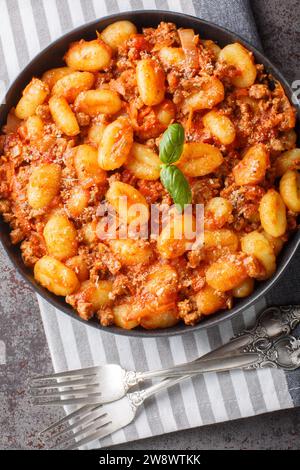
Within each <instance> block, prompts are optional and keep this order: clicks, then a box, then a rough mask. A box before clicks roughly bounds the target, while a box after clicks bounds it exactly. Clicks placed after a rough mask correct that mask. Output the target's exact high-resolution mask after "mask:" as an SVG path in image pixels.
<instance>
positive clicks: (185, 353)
mask: <svg viewBox="0 0 300 470" xmlns="http://www.w3.org/2000/svg"><path fill="white" fill-rule="evenodd" d="M143 8H144V9H157V8H159V9H166V10H167V9H170V10H173V11H179V12H184V13H189V14H192V15H196V16H199V17H201V18H205V19H208V20H211V21H214V22H215V23H219V24H221V25H223V26H226V27H228V28H229V29H231V30H234V31H236V32H237V33H239V34H241V35H243V36H244V37H245V38H247V39H248V40H249V41H251V42H252V43H254V44H256V45H257V46H258V47H259V46H260V43H259V38H258V35H257V31H256V27H255V23H254V20H253V16H252V12H251V9H250V5H249V2H248V1H247V0H223V1H221V2H220V1H216V0H207V1H205V2H204V1H200V0H199V1H197V0H196V1H189V0H130V1H129V0H122V1H116V0H105V1H103V0H0V12H1V13H0V63H1V68H0V80H3V81H5V83H6V84H9V83H10V82H11V81H12V80H13V79H14V77H15V76H16V75H17V74H18V72H19V71H20V69H22V68H23V67H24V66H25V65H26V64H27V63H28V61H29V60H30V59H31V58H32V57H34V55H36V54H37V53H38V52H39V51H40V50H41V49H42V48H44V47H45V46H47V45H48V44H49V43H50V42H51V41H53V40H54V39H56V38H57V37H59V36H60V35H61V34H62V33H64V32H66V31H68V30H70V29H72V28H73V27H75V26H79V25H81V24H83V23H85V22H87V21H91V20H93V19H95V18H97V17H99V18H100V17H102V16H105V15H106V14H111V13H114V12H117V11H121V10H122V11H125V10H134V9H143ZM39 305H40V309H41V315H42V319H43V323H44V327H45V332H46V336H47V340H48V344H49V348H50V352H51V356H52V360H53V366H54V369H55V371H62V370H66V369H76V368H80V367H87V366H91V365H95V364H105V363H121V364H122V365H123V366H124V367H126V368H128V369H137V370H146V369H157V368H161V367H169V366H171V365H173V364H179V363H181V362H186V361H190V360H193V359H195V358H196V357H198V356H200V355H203V354H205V353H207V352H208V351H210V350H211V349H213V348H215V347H217V346H219V345H220V344H222V343H224V342H226V341H228V340H229V339H230V337H231V336H232V335H233V334H234V333H236V332H237V331H239V330H240V329H241V328H243V327H245V326H248V325H250V324H251V323H252V322H253V321H254V319H255V316H256V313H257V311H260V310H261V309H263V308H264V306H265V302H264V301H262V302H261V303H260V305H256V307H255V308H250V309H249V310H248V311H246V312H245V313H244V315H243V316H242V317H239V318H237V319H234V320H233V321H226V322H223V323H222V324H221V325H220V326H219V327H214V328H212V329H209V330H207V331H201V332H199V333H195V334H194V333H187V334H185V335H183V336H182V337H180V336H177V337H171V338H170V339H167V338H158V339H154V338H149V339H137V338H127V337H124V336H113V335H111V334H110V333H105V332H100V331H98V330H95V329H93V328H90V327H89V326H86V325H83V324H82V323H80V322H77V321H75V320H72V319H71V318H69V317H68V316H66V315H64V314H63V313H62V312H60V311H57V310H56V309H55V308H54V307H52V306H51V305H50V304H48V303H47V302H46V301H44V300H43V299H41V298H39ZM297 383H298V382H297ZM297 383H295V382H294V381H293V390H296V389H298V388H299V387H298V386H297ZM292 395H293V394H292V391H291V387H289V381H288V379H287V378H286V375H285V374H284V373H283V372H282V371H277V370H261V371H254V372H249V373H243V372H240V371H233V372H230V373H229V372H228V373H222V374H218V375H216V374H205V375H203V376H200V377H196V378H194V379H193V380H188V381H186V382H185V383H182V384H180V385H177V386H175V387H173V388H172V389H170V390H169V391H167V392H163V393H161V394H160V395H158V396H157V397H155V398H153V399H152V400H151V401H149V402H148V403H147V405H146V406H145V410H144V411H143V412H141V413H140V414H139V415H138V418H137V419H136V421H135V422H134V423H133V424H131V425H130V426H128V427H127V428H125V429H124V430H121V431H119V432H117V433H115V434H114V435H113V436H111V437H110V438H106V439H105V440H104V441H103V442H102V443H101V444H102V445H105V446H107V445H110V444H118V443H121V442H124V441H131V440H136V439H141V438H146V437H149V436H153V435H158V434H163V433H168V432H172V431H176V430H181V429H186V428H190V427H196V426H201V425H207V424H211V423H216V422H221V421H227V420H232V419H237V418H241V417H247V416H253V415H256V414H259V413H265V412H270V411H274V410H278V409H282V408H288V407H293V406H294V404H295V403H294V401H293V398H292ZM99 445H100V444H99Z"/></svg>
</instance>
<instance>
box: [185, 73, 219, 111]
mask: <svg viewBox="0 0 300 470" xmlns="http://www.w3.org/2000/svg"><path fill="white" fill-rule="evenodd" d="M224 93H225V92H224V86H223V83H222V82H221V80H219V79H218V78H217V77H209V78H206V80H205V81H204V82H203V84H202V85H201V88H200V90H198V91H196V92H195V93H192V94H191V95H190V96H189V97H188V98H186V100H185V103H184V108H183V109H184V110H185V111H186V112H187V111H189V110H190V109H192V110H196V111H198V110H201V109H212V108H213V107H214V106H216V105H217V104H219V103H220V102H221V101H223V100H224V96H225V95H224Z"/></svg>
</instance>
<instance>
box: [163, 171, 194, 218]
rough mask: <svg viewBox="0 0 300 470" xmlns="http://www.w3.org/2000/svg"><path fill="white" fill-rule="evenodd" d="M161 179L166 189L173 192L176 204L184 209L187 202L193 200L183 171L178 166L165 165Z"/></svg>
mask: <svg viewBox="0 0 300 470" xmlns="http://www.w3.org/2000/svg"><path fill="white" fill-rule="evenodd" d="M160 180H161V182H162V184H163V185H164V187H165V188H166V190H167V191H168V192H169V193H170V194H171V196H172V198H173V201H174V202H175V204H178V205H179V206H180V207H181V208H182V209H184V205H185V204H189V203H190V202H191V200H192V192H191V188H190V186H189V183H188V182H187V180H186V178H185V176H184V174H183V173H182V171H180V170H179V168H177V166H174V165H172V166H169V165H166V166H163V168H162V169H161V172H160Z"/></svg>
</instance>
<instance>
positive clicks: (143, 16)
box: [0, 10, 300, 337]
mask: <svg viewBox="0 0 300 470" xmlns="http://www.w3.org/2000/svg"><path fill="white" fill-rule="evenodd" d="M121 19H128V20H131V21H133V22H134V23H135V24H136V25H137V27H139V28H141V27H143V26H156V25H157V24H158V23H160V22H161V21H170V22H174V23H176V24H177V25H178V26H181V27H189V28H194V30H195V31H196V32H197V33H199V34H200V37H202V38H207V39H213V40H214V41H216V42H217V43H218V44H219V45H220V46H224V45H226V44H228V43H232V42H236V41H238V42H240V43H241V44H244V45H245V46H246V47H247V48H248V49H250V50H251V51H252V52H253V53H254V55H255V58H256V60H257V62H258V63H261V64H264V65H265V67H266V69H267V71H268V72H270V73H271V74H272V75H273V76H274V78H276V79H278V80H279V81H280V82H281V84H282V85H283V87H284V88H285V91H286V94H287V96H288V97H289V98H290V99H291V96H292V90H291V88H290V86H289V84H288V83H287V82H286V80H285V79H284V77H283V76H282V75H281V73H280V72H279V70H278V69H277V68H276V67H275V66H274V65H272V64H271V62H270V61H269V60H268V59H267V58H266V57H265V56H264V55H263V54H262V53H261V52H259V51H258V50H257V49H256V48H255V47H253V46H251V44H249V43H247V42H246V41H244V40H243V39H242V38H241V37H239V36H237V35H236V34H234V33H232V32H231V31H228V30H227V29H225V28H221V27H220V26H217V25H215V24H213V23H209V22H207V21H204V20H200V19H198V18H195V17H193V16H188V15H183V14H180V13H172V12H169V11H157V10H155V11H147V10H143V11H135V12H127V13H118V14H116V15H111V16H107V17H105V18H103V19H100V20H96V21H93V22H92V23H89V24H87V25H84V26H80V27H79V28H76V29H74V30H73V31H71V32H69V33H67V34H65V35H64V36H62V37H61V38H60V39H58V40H57V41H55V42H53V43H52V44H51V45H50V46H48V47H47V48H46V49H45V50H44V51H42V52H41V53H40V54H38V55H37V56H36V57H35V59H33V60H32V61H31V62H30V63H29V64H28V65H27V67H26V68H25V69H24V70H23V72H21V74H20V75H19V76H18V77H17V79H16V80H15V81H14V83H13V84H12V85H11V87H10V89H9V91H8V92H7V95H6V104H5V105H3V106H1V109H0V127H1V126H2V125H3V124H4V123H5V122H6V116H7V113H8V111H9V109H10V108H11V107H12V106H15V105H16V103H17V101H18V100H19V98H20V93H21V91H22V89H23V88H24V87H25V85H26V84H27V83H28V82H29V81H30V80H31V78H32V76H40V75H41V74H42V73H43V72H44V71H45V70H48V69H49V68H52V67H59V66H61V65H63V62H62V57H63V55H64V53H65V52H66V49H67V48H68V45H69V44H70V42H72V41H77V40H78V39H80V38H85V39H94V37H95V30H96V29H97V30H100V31H101V30H102V29H103V28H105V27H106V26H107V25H108V24H110V23H112V22H114V21H117V20H121ZM297 113H298V124H297V126H298V129H299V120H300V108H299V106H298V108H297ZM9 232H10V229H9V226H8V224H5V223H4V222H3V221H2V220H0V240H1V242H2V245H3V247H4V249H5V251H6V253H7V255H8V257H9V258H10V260H11V261H12V262H13V264H14V265H15V267H16V268H17V270H18V271H19V272H20V274H21V275H22V276H23V278H24V279H26V281H27V282H28V283H29V284H30V285H31V287H32V288H33V289H34V290H35V291H36V292H37V293H38V294H39V295H41V296H42V297H44V298H45V299H46V300H48V301H49V302H50V303H51V304H52V305H54V306H55V307H56V308H58V309H60V310H62V311H63V312H65V313H66V314H68V315H70V316H71V317H72V318H76V319H78V320H79V321H84V320H81V319H80V317H79V316H78V315H77V314H76V313H75V312H74V310H73V309H72V308H71V307H70V306H69V305H68V304H66V302H65V301H64V299H63V298H62V297H57V296H55V295H54V294H51V293H50V292H48V291H47V290H46V289H44V288H43V287H41V286H40V285H38V284H37V283H36V282H35V280H34V278H33V275H32V272H31V271H30V270H29V269H27V268H26V267H25V265H24V263H23V261H22V258H21V254H20V250H19V248H18V247H17V246H13V245H12V244H11V242H10V239H9ZM299 243H300V232H297V233H296V234H295V235H294V236H293V238H291V240H290V241H289V243H288V244H287V245H286V246H285V247H284V249H283V251H282V253H281V254H280V257H279V258H278V267H277V271H276V273H275V274H274V276H273V277H272V278H271V279H268V280H267V281H265V282H262V283H260V284H259V285H258V286H257V288H256V289H255V291H254V293H253V294H252V295H251V296H249V297H247V298H246V299H241V300H239V301H238V300H237V301H236V304H235V306H234V307H233V308H232V309H231V310H228V311H225V312H220V313H217V314H215V315H212V316H210V317H207V318H206V319H205V320H203V321H202V322H200V323H198V324H197V325H195V326H193V327H187V326H185V325H184V324H183V323H181V324H178V325H176V326H174V327H172V328H168V329H166V330H144V329H135V330H131V331H127V330H123V329H121V328H118V327H109V328H105V331H107V332H111V333H114V334H121V335H126V336H137V337H138V336H139V337H151V336H156V337H157V336H172V335H178V334H183V333H187V332H191V331H196V330H200V329H202V328H208V327H211V326H213V325H216V324H217V323H220V322H222V321H223V320H228V319H229V318H231V317H233V316H236V315H239V314H241V313H242V312H243V311H244V310H245V309H246V308H248V307H250V305H253V304H254V303H255V302H256V301H257V300H258V299H259V298H261V297H262V296H264V295H265V294H266V292H267V291H268V290H269V289H270V288H271V287H272V286H273V285H274V284H275V283H276V282H277V281H278V279H279V277H280V276H281V275H282V274H283V272H284V270H285V269H286V267H287V265H288V264H289V262H290V260H291V259H292V257H293V255H294V254H295V252H296V250H297V247H298V245H299ZM86 324H88V325H90V326H92V327H94V328H99V329H104V328H103V327H102V326H101V325H99V323H98V322H96V321H90V322H88V323H86Z"/></svg>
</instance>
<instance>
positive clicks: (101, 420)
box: [57, 413, 111, 448]
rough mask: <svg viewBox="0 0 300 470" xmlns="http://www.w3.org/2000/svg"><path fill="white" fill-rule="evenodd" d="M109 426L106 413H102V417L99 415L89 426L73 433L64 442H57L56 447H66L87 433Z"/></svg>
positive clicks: (109, 421) (109, 422)
mask: <svg viewBox="0 0 300 470" xmlns="http://www.w3.org/2000/svg"><path fill="white" fill-rule="evenodd" d="M109 424H111V419H110V417H109V416H107V413H104V415H101V416H99V417H98V418H95V419H94V420H93V422H92V423H91V424H90V425H88V426H86V427H85V428H83V429H80V430H79V431H77V432H75V433H74V434H72V435H71V436H69V437H68V438H67V439H65V440H64V441H61V442H58V443H57V445H59V446H65V445H68V444H70V443H71V442H73V441H74V440H75V439H76V437H80V436H85V435H86V434H87V433H88V432H94V431H98V430H99V429H101V428H103V427H105V426H108V425H109ZM67 448H68V447H67Z"/></svg>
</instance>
